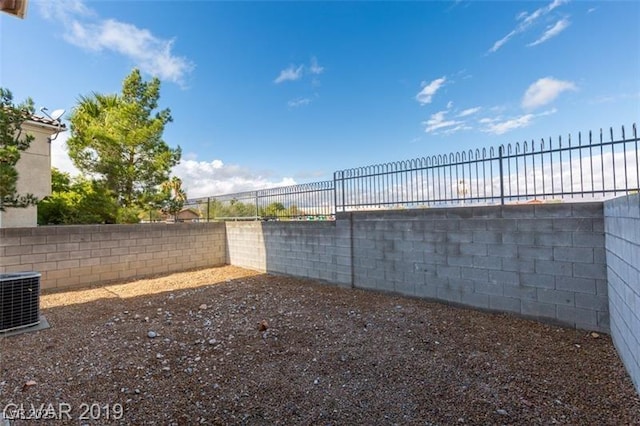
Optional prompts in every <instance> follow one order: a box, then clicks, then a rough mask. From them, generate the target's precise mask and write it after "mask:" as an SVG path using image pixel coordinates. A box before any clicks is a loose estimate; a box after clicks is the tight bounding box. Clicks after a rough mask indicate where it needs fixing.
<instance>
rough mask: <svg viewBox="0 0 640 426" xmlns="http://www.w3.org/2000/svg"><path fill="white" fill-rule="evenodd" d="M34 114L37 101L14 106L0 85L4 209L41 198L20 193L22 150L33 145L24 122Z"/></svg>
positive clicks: (0, 200)
mask: <svg viewBox="0 0 640 426" xmlns="http://www.w3.org/2000/svg"><path fill="white" fill-rule="evenodd" d="M33 113H34V108H33V101H32V100H31V99H27V100H26V101H24V102H23V103H21V104H19V105H14V103H13V95H12V94H11V91H9V90H8V89H4V88H2V87H0V211H4V210H5V208H7V207H27V206H29V205H31V204H35V203H36V202H37V199H36V198H35V197H34V196H33V195H32V194H23V195H19V194H18V193H17V184H18V171H17V170H16V164H18V160H20V153H21V152H22V151H25V150H26V149H28V148H29V145H30V144H31V142H32V141H33V139H34V137H33V136H32V135H27V134H23V133H22V124H23V123H24V122H25V121H26V120H27V119H29V118H30V117H31V116H32V115H33Z"/></svg>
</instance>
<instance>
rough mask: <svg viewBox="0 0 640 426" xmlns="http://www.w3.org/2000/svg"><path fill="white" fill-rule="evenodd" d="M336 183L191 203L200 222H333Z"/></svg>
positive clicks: (260, 191)
mask: <svg viewBox="0 0 640 426" xmlns="http://www.w3.org/2000/svg"><path fill="white" fill-rule="evenodd" d="M333 183H334V182H333V181H323V182H313V183H306V184H301V185H292V186H285V187H280V188H271V189H262V190H258V191H247V192H239V193H235V194H225V195H221V196H215V197H202V198H195V199H192V200H188V201H187V203H186V207H188V208H191V209H192V210H195V211H196V212H197V213H198V214H199V215H200V218H201V219H200V220H205V221H209V220H331V219H333V217H334V213H335V205H334V200H335V198H334V192H335V191H334V186H333Z"/></svg>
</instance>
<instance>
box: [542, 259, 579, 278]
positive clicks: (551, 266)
mask: <svg viewBox="0 0 640 426" xmlns="http://www.w3.org/2000/svg"><path fill="white" fill-rule="evenodd" d="M535 265H536V267H535V271H536V272H537V273H539V274H548V275H556V276H557V275H560V276H565V277H570V276H572V275H573V266H574V264H573V263H570V262H560V261H554V260H536V261H535Z"/></svg>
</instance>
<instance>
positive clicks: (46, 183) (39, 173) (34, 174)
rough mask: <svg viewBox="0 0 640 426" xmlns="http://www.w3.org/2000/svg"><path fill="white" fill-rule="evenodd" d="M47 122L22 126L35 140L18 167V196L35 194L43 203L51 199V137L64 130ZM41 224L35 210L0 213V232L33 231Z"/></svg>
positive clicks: (33, 122)
mask: <svg viewBox="0 0 640 426" xmlns="http://www.w3.org/2000/svg"><path fill="white" fill-rule="evenodd" d="M47 121H48V120H40V119H39V118H37V121H36V120H29V121H26V122H25V123H23V125H22V131H23V132H25V133H27V134H30V135H33V137H34V138H35V139H34V140H33V141H32V142H31V145H30V146H29V149H27V150H26V151H23V152H22V153H21V155H20V160H19V161H18V164H17V165H16V169H17V171H18V185H17V190H18V194H21V195H24V194H33V195H34V196H36V197H38V198H39V199H42V198H44V197H46V196H48V195H51V142H50V140H49V138H50V137H52V135H54V134H55V133H57V132H58V131H60V130H65V128H64V127H60V126H56V125H54V124H49V123H48V122H47ZM37 224H38V211H37V207H36V206H29V207H26V208H19V209H17V208H7V209H6V211H4V212H0V228H21V227H32V226H37Z"/></svg>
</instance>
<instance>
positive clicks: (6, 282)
mask: <svg viewBox="0 0 640 426" xmlns="http://www.w3.org/2000/svg"><path fill="white" fill-rule="evenodd" d="M38 324H40V274H39V273H38V272H17V273H9V274H0V333H4V332H7V331H12V330H16V329H19V328H25V327H31V326H34V325H38Z"/></svg>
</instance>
